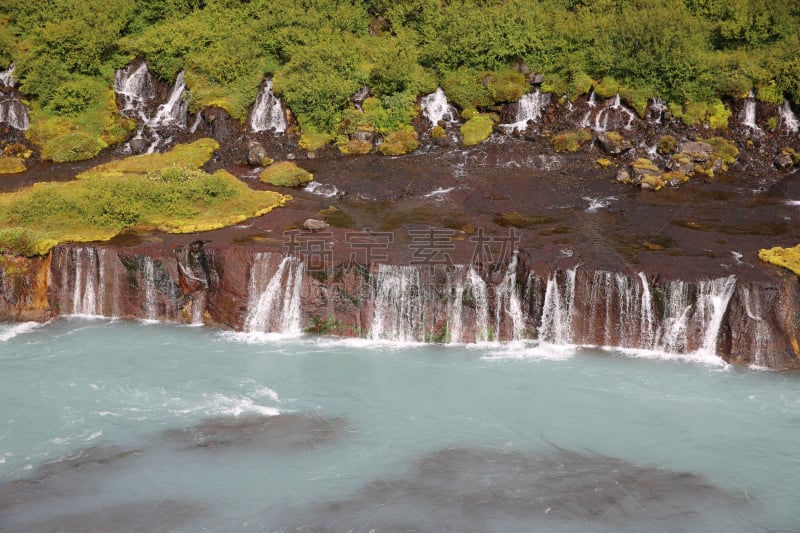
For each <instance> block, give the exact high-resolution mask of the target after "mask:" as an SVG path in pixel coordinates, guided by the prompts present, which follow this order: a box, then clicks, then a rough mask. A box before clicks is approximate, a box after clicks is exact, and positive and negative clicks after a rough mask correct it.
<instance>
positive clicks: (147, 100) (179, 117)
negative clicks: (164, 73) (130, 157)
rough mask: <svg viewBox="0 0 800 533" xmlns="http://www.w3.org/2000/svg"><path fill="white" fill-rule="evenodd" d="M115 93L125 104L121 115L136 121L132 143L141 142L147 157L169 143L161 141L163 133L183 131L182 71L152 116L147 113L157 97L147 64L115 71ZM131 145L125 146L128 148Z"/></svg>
mask: <svg viewBox="0 0 800 533" xmlns="http://www.w3.org/2000/svg"><path fill="white" fill-rule="evenodd" d="M114 91H115V92H116V93H117V94H119V95H120V96H121V97H122V100H123V102H124V105H123V109H122V113H123V114H124V115H126V116H129V117H132V118H136V119H137V120H138V121H139V129H138V131H137V133H136V136H135V137H134V139H133V141H141V142H144V143H145V144H146V146H147V149H146V151H147V153H153V152H155V151H156V149H158V148H159V147H160V146H162V145H164V144H167V143H168V142H169V139H164V138H163V132H164V130H168V129H170V128H186V122H187V110H188V104H187V103H186V102H185V100H184V98H183V95H184V92H185V91H186V83H185V79H184V73H183V71H181V72H180V73H179V74H178V76H177V77H176V79H175V84H174V85H173V87H172V90H171V91H170V93H169V97H168V98H167V101H166V102H164V103H163V104H161V105H159V106H158V108H157V109H156V111H155V113H153V115H152V116H150V115H149V110H150V108H151V106H152V103H153V100H154V99H155V96H156V94H155V87H154V84H153V77H152V75H151V74H150V72H149V70H148V68H147V64H146V63H141V64H140V65H138V66H137V67H136V68H134V67H133V64H130V65H128V66H127V67H125V68H124V69H120V70H118V71H117V73H116V75H115V77H114ZM133 141H131V143H129V144H128V146H129V147H130V146H131V145H132V143H133Z"/></svg>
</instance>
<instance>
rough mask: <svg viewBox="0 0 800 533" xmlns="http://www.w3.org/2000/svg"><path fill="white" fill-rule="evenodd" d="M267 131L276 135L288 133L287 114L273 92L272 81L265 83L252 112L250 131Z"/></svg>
mask: <svg viewBox="0 0 800 533" xmlns="http://www.w3.org/2000/svg"><path fill="white" fill-rule="evenodd" d="M267 130H273V131H274V132H275V133H284V132H285V131H286V114H285V113H284V112H283V105H282V104H281V101H280V99H279V98H278V97H277V96H275V94H273V92H272V80H267V81H266V82H264V85H263V86H262V87H261V90H260V91H259V93H258V97H257V98H256V103H255V104H254V105H253V110H252V111H251V112H250V131H254V132H259V131H267Z"/></svg>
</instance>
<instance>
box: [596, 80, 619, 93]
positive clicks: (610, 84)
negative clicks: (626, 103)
mask: <svg viewBox="0 0 800 533" xmlns="http://www.w3.org/2000/svg"><path fill="white" fill-rule="evenodd" d="M619 91H620V85H619V82H617V80H615V79H614V78H612V77H610V76H606V77H605V78H603V79H602V80H601V81H600V83H598V84H597V85H595V86H594V92H595V93H597V96H599V97H600V98H611V97H612V96H616V95H617V93H618V92H619Z"/></svg>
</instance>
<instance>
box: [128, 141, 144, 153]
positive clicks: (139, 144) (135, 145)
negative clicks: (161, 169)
mask: <svg viewBox="0 0 800 533" xmlns="http://www.w3.org/2000/svg"><path fill="white" fill-rule="evenodd" d="M128 146H130V147H131V152H133V153H134V154H143V153H145V151H147V141H145V140H144V139H142V138H141V137H137V138H135V139H132V140H131V142H130V143H129V144H128Z"/></svg>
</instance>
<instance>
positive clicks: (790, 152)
mask: <svg viewBox="0 0 800 533" xmlns="http://www.w3.org/2000/svg"><path fill="white" fill-rule="evenodd" d="M781 153H782V154H783V155H785V156H786V157H788V158H789V159H791V160H792V164H793V165H794V166H796V167H797V166H800V153H798V152H797V151H795V150H794V148H790V147H788V146H787V147H786V148H782V149H781Z"/></svg>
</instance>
